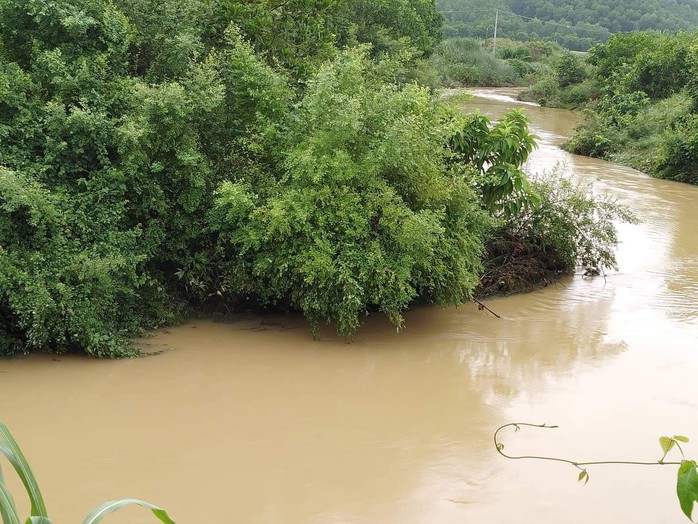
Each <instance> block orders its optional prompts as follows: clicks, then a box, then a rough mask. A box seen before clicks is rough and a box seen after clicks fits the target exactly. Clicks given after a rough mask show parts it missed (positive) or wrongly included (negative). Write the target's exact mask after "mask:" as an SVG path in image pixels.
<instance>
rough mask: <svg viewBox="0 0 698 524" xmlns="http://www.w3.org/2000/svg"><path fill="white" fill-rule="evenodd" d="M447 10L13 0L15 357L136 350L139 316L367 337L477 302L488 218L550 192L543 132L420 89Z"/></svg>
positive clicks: (7, 204) (8, 306)
mask: <svg viewBox="0 0 698 524" xmlns="http://www.w3.org/2000/svg"><path fill="white" fill-rule="evenodd" d="M270 7H271V9H270ZM352 10H353V11H352ZM392 14H395V17H392ZM398 15H399V16H398ZM347 17H350V18H349V19H350V20H352V23H351V24H347V23H346V22H347V20H348V18H347ZM352 17H353V18H352ZM439 20H440V17H439V16H438V15H437V14H436V13H435V10H434V3H433V1H431V0H395V1H394V2H392V1H388V0H385V1H383V2H381V3H371V5H368V3H365V2H361V1H359V0H356V1H354V0H352V2H347V3H343V4H341V5H340V4H339V3H336V2H333V1H330V0H327V1H322V2H310V1H308V0H292V1H290V2H282V3H274V4H273V5H272V4H271V3H269V2H266V1H265V2H257V3H249V2H241V1H237V0H226V1H225V2H218V1H216V2H199V1H198V0H162V1H160V2H157V3H156V2H152V1H150V0H17V1H14V0H0V313H1V316H0V352H2V353H3V354H12V353H15V352H18V351H29V350H39V349H40V350H48V351H54V352H64V351H70V350H84V351H86V352H87V353H88V354H90V355H94V356H110V357H116V356H125V355H133V354H134V353H135V351H134V349H133V348H132V347H131V345H130V343H129V336H131V335H132V334H134V333H137V332H138V331H139V330H142V329H145V328H149V327H155V326H159V325H162V324H165V323H171V322H175V321H177V320H179V319H182V318H184V317H185V316H186V315H187V314H190V313H192V312H198V313H203V312H206V313H210V312H214V311H219V310H224V311H230V310H235V309H236V308H243V307H244V308H247V307H260V306H261V307H264V308H276V309H283V310H288V309H292V310H300V311H302V312H303V313H304V314H305V315H306V316H307V317H308V319H309V320H310V322H311V325H312V327H313V331H314V332H315V333H317V328H318V325H319V324H320V323H321V322H330V323H333V324H335V325H336V326H337V329H338V331H339V333H341V334H342V335H344V336H346V337H350V336H351V335H352V333H353V332H354V331H355V330H356V328H357V327H358V326H359V324H360V319H361V316H362V315H364V314H365V313H367V312H369V311H381V312H383V313H385V314H386V315H387V316H388V317H389V318H390V319H391V320H392V321H393V322H394V323H395V324H396V325H397V326H400V325H401V324H402V316H401V314H402V312H403V311H404V310H405V309H406V308H407V307H409V306H410V304H412V303H413V302H415V301H417V300H419V301H424V302H434V303H438V304H441V305H444V306H445V305H447V304H459V303H462V302H463V301H465V300H467V299H468V298H470V297H471V296H472V293H473V291H474V289H475V287H476V285H477V283H478V279H479V275H480V270H481V260H482V253H483V249H484V245H485V243H486V240H487V238H488V236H489V235H490V233H491V231H492V228H493V227H496V226H497V225H498V224H500V223H501V221H502V220H505V219H506V218H507V217H513V216H515V215H516V214H517V213H520V212H523V211H524V210H526V209H528V208H529V207H533V206H535V202H536V199H535V195H534V194H533V193H532V192H531V191H530V187H529V185H528V182H527V180H526V177H525V176H524V175H523V173H522V172H521V170H520V166H521V163H522V162H523V161H525V159H526V157H527V155H528V153H530V151H531V149H532V148H533V145H534V140H535V137H532V136H531V135H530V133H529V131H528V128H527V125H526V121H525V119H524V118H523V117H522V115H520V114H512V115H509V116H507V117H504V118H503V119H502V120H501V121H500V122H499V123H497V124H496V125H491V124H490V122H488V121H486V120H483V118H482V117H481V116H476V117H474V118H466V117H464V116H463V115H460V114H458V113H456V112H455V111H453V110H451V109H449V108H448V106H446V105H444V104H443V102H442V101H441V100H440V99H438V98H435V97H433V96H432V95H431V94H430V92H429V90H428V89H427V88H425V87H418V86H417V85H416V84H415V82H414V81H415V79H419V80H421V81H423V82H426V83H433V81H434V77H433V71H432V70H431V69H430V68H429V66H428V65H427V62H426V59H427V57H428V55H429V53H430V51H431V49H432V47H433V45H434V44H435V42H436V40H437V39H438V21H439ZM412 21H419V23H420V24H421V25H419V26H418V27H416V26H412V25H411V23H412ZM336 29H341V30H342V31H345V32H340V33H339V34H338V35H337V39H345V40H346V41H347V43H350V42H356V41H363V40H368V44H367V45H364V46H359V47H356V48H349V49H340V48H338V47H337V46H336V41H335V36H334V35H335V32H334V31H335V30H336ZM461 44H462V46H463V47H462V48H461V47H458V46H460V45H461ZM468 45H470V44H468V43H467V42H462V43H460V44H456V47H455V48H454V49H455V51H456V52H461V51H463V52H466V51H467V52H472V53H473V56H476V58H477V60H483V61H484V62H482V63H481V64H480V65H479V66H478V68H479V69H478V70H482V67H481V66H482V64H487V63H489V62H488V61H491V60H494V62H492V63H493V64H497V67H500V66H501V64H500V62H501V63H504V64H506V62H503V61H497V60H496V59H494V58H493V57H492V56H491V55H489V54H487V53H485V52H484V51H483V50H481V49H474V48H472V46H471V47H470V48H468V47H467V46H468ZM468 49H470V50H469V51H468ZM531 49H533V48H531ZM466 54H467V53H466ZM533 54H534V53H532V55H533ZM478 57H479V58H478ZM516 60H521V59H519V58H517V59H516ZM494 72H495V74H504V73H506V74H507V75H509V74H510V75H512V77H515V76H516V72H515V70H514V68H512V67H511V66H509V65H506V67H505V68H504V69H502V70H501V71H499V72H498V71H497V70H495V71H494Z"/></svg>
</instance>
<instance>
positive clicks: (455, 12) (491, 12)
mask: <svg viewBox="0 0 698 524" xmlns="http://www.w3.org/2000/svg"><path fill="white" fill-rule="evenodd" d="M473 11H479V12H480V13H490V14H495V15H496V12H497V11H499V13H501V14H507V15H512V16H518V17H519V18H523V19H524V20H534V21H535V20H538V21H539V22H540V23H541V24H549V25H556V26H558V27H564V28H566V29H572V26H571V25H569V24H561V23H559V22H553V21H550V20H541V19H540V18H537V17H530V16H525V15H520V14H518V13H514V12H513V11H507V10H505V9H497V10H495V11H492V10H491V9H479V10H478V9H477V8H475V9H469V10H467V11H440V13H441V14H444V15H453V14H470V13H472V12H473Z"/></svg>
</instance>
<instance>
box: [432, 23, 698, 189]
mask: <svg viewBox="0 0 698 524" xmlns="http://www.w3.org/2000/svg"><path fill="white" fill-rule="evenodd" d="M466 41H467V45H466ZM697 43H698V33H683V32H678V33H662V32H658V31H644V32H632V33H619V34H614V35H612V36H610V38H609V39H608V42H607V43H604V44H598V45H596V46H594V47H592V48H591V49H590V51H589V52H588V53H586V54H580V53H576V54H575V53H572V52H570V51H566V50H563V49H561V48H559V46H555V45H552V44H548V45H549V47H548V50H549V51H548V52H547V53H544V54H542V55H541V56H542V58H541V59H540V60H539V61H535V60H533V58H532V54H531V53H530V51H529V50H530V49H532V46H533V47H537V46H538V45H539V44H538V43H537V42H512V41H507V40H504V41H503V42H502V45H501V46H498V48H497V56H496V57H495V56H494V55H492V52H491V50H488V49H487V48H486V47H483V46H484V45H486V44H483V43H482V41H480V42H478V41H476V40H473V39H462V38H461V39H457V40H456V41H454V42H449V41H446V42H443V43H442V44H440V46H441V48H443V49H448V50H453V49H465V48H467V49H468V50H469V51H468V52H465V51H463V52H461V53H460V54H455V53H454V52H452V51H450V52H448V53H444V54H443V57H442V56H440V54H439V53H440V52H441V51H440V49H441V48H439V47H437V50H436V51H435V54H434V59H433V60H434V63H435V64H436V66H437V69H438V70H439V71H441V78H442V81H443V83H444V84H445V85H448V86H460V87H466V86H467V87H482V86H487V87H510V86H519V87H522V86H523V87H522V91H521V92H520V93H519V95H518V97H517V98H518V99H519V100H522V101H529V102H536V103H538V104H540V105H542V106H546V107H558V108H564V109H571V110H576V111H579V112H580V113H581V115H582V119H581V121H580V123H579V125H578V126H577V128H576V129H575V130H574V131H573V132H572V134H571V136H570V137H569V138H568V140H567V141H566V142H565V144H563V148H564V149H566V150H568V151H569V152H571V153H575V154H580V155H585V156H591V157H596V158H602V159H605V160H609V161H611V162H614V163H618V164H622V165H626V166H629V167H633V168H635V169H638V170H641V171H643V172H645V173H648V174H650V175H651V176H654V177H657V178H663V179H667V180H674V181H677V182H684V183H689V184H694V185H695V184H698V168H696V166H697V165H698V138H697V137H698V117H697V116H696V115H697V114H698V83H697V82H696V80H695V79H696V78H698V52H697V51H696V50H697V49H698V45H696V44H697ZM478 46H479V48H478ZM476 48H477V50H475V49H476ZM483 56H486V57H487V60H488V61H489V62H486V61H485V60H484V59H483V58H481V57H483ZM511 56H518V57H525V58H524V63H525V64H527V65H528V68H529V69H528V70H529V71H531V72H530V73H528V74H518V75H513V76H512V75H511V72H512V71H513V65H512V64H515V63H517V62H516V61H517V60H519V58H516V59H512V58H510V57H511ZM445 57H450V59H451V61H450V62H448V60H446V58H445ZM473 57H477V58H473ZM485 63H489V64H490V65H488V66H487V67H488V68H489V69H490V70H491V71H492V72H493V73H492V75H491V76H489V77H487V78H486V80H485V81H481V80H482V79H483V78H485V77H483V76H482V75H481V74H479V73H478V72H472V71H471V69H478V68H479V67H482V65H483V64H485ZM492 64H494V65H492ZM463 72H467V74H465V73H463ZM495 72H508V73H509V74H508V75H507V74H505V73H500V74H498V75H495ZM456 73H462V74H460V76H458V75H457V74H456Z"/></svg>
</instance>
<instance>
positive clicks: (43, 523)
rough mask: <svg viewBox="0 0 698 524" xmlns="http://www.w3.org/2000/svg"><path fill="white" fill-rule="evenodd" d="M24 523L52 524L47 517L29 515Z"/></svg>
mask: <svg viewBox="0 0 698 524" xmlns="http://www.w3.org/2000/svg"><path fill="white" fill-rule="evenodd" d="M24 524H53V521H52V520H51V519H50V518H48V517H29V518H28V519H27V521H26V522H25V523H24Z"/></svg>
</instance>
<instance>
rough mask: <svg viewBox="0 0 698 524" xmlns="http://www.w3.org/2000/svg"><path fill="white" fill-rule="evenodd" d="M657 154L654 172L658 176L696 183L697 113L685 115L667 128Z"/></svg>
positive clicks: (697, 171)
mask: <svg viewBox="0 0 698 524" xmlns="http://www.w3.org/2000/svg"><path fill="white" fill-rule="evenodd" d="M657 156H658V158H657V160H656V164H655V165H656V173H657V175H658V176H659V177H660V178H665V179H667V180H675V181H677V182H686V183H689V184H698V115H695V114H692V115H690V116H687V117H686V118H685V119H684V121H683V122H682V123H680V124H677V125H676V127H675V128H674V129H671V130H668V131H667V132H666V134H665V136H664V137H662V143H661V146H660V149H659V151H658V155H657Z"/></svg>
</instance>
